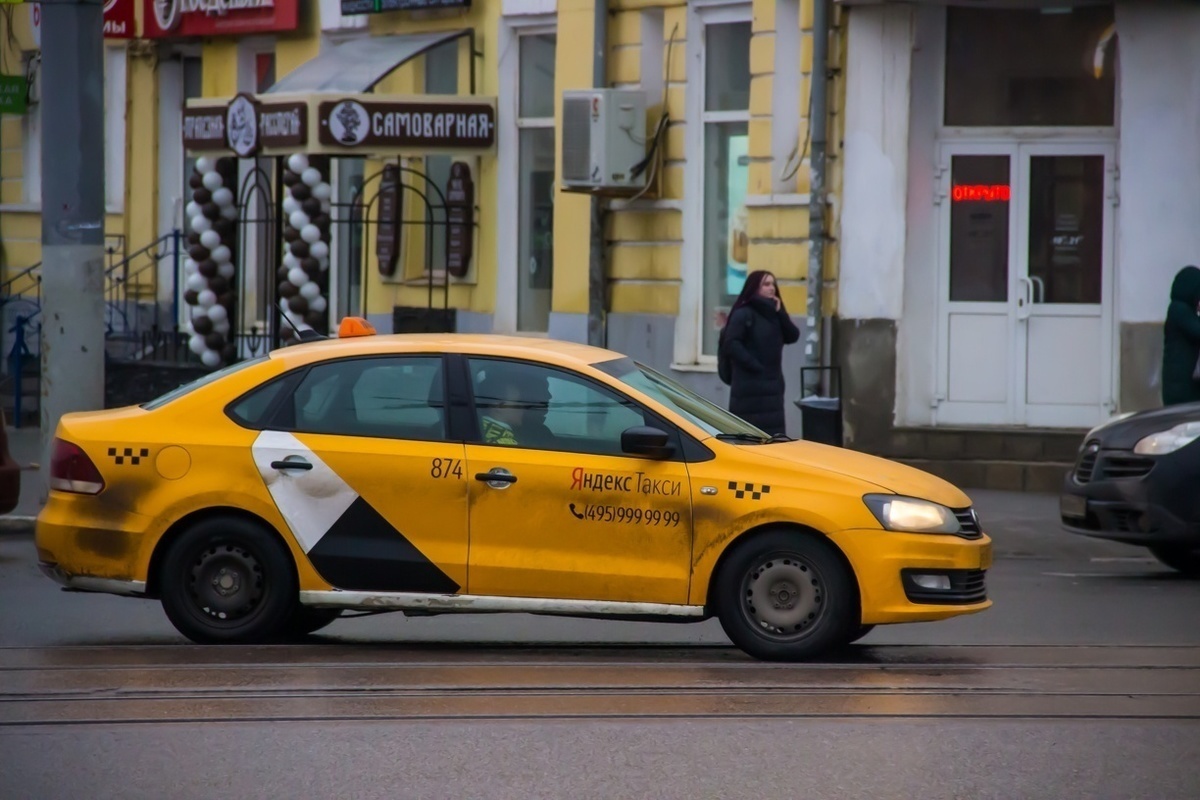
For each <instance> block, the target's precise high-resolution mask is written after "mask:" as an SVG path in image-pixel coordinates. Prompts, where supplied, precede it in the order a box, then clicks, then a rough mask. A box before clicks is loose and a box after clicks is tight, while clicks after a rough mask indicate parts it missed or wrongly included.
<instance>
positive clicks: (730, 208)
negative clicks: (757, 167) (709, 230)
mask: <svg viewBox="0 0 1200 800" xmlns="http://www.w3.org/2000/svg"><path fill="white" fill-rule="evenodd" d="M728 152H729V155H728V158H729V160H728V162H727V164H726V175H727V176H728V177H727V178H726V184H725V190H726V192H727V194H726V205H725V208H726V211H727V214H728V217H727V220H726V222H727V224H728V226H729V229H728V233H727V239H726V241H727V242H728V255H727V258H726V266H725V293H726V294H729V295H733V296H735V297H736V296H737V295H738V293H739V292H741V291H742V285H743V284H745V282H746V275H747V268H746V264H747V262H748V261H749V260H750V236H749V233H748V232H747V229H746V188H747V187H748V186H749V185H750V155H749V152H750V137H749V136H747V135H741V136H730V137H729V151H728Z"/></svg>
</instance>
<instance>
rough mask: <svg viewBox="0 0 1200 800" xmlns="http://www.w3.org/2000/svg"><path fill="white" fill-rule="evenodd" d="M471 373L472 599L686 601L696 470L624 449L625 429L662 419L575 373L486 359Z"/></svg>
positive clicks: (475, 361)
mask: <svg viewBox="0 0 1200 800" xmlns="http://www.w3.org/2000/svg"><path fill="white" fill-rule="evenodd" d="M466 367H467V372H468V381H469V382H470V386H471V392H472V395H473V408H474V415H475V420H474V421H475V423H476V425H475V427H476V428H477V429H476V430H475V431H474V432H473V435H472V437H471V438H472V441H469V442H468V444H467V445H466V458H467V474H468V476H469V477H470V481H469V489H468V492H469V496H470V528H471V537H470V538H471V547H470V563H469V584H468V589H469V591H470V593H471V594H476V595H498V596H506V597H543V598H560V599H574V600H606V601H623V602H646V603H675V604H682V603H685V602H686V601H687V593H688V584H689V578H690V573H691V570H690V563H691V548H692V516H691V499H690V498H691V491H690V486H689V483H688V474H687V465H686V464H685V463H684V462H683V461H682V460H680V457H679V455H678V445H677V446H676V451H677V452H676V455H675V456H673V457H672V458H670V459H666V460H657V459H650V458H645V457H639V456H633V455H628V454H625V453H623V452H622V450H621V434H622V432H623V431H625V430H627V429H629V428H633V427H637V426H642V425H646V424H648V423H654V424H656V426H659V427H661V426H663V425H665V423H663V422H662V421H661V420H657V419H654V418H651V419H648V418H647V412H645V411H644V410H643V409H642V408H641V407H640V406H638V405H637V404H636V403H634V402H633V401H632V400H630V399H629V398H628V397H626V396H625V395H622V394H620V393H618V392H616V391H614V390H612V389H611V388H609V387H607V386H605V385H603V384H601V383H599V382H597V381H593V380H592V379H590V378H587V377H585V376H583V375H580V374H578V373H575V372H572V371H569V370H564V369H557V368H553V367H550V366H547V365H542V364H535V363H531V362H522V361H513V360H504V359H488V358H472V359H467V360H466ZM664 429H665V428H664ZM670 432H671V433H672V436H673V437H674V438H675V440H676V442H677V439H678V433H677V431H674V430H671V431H670Z"/></svg>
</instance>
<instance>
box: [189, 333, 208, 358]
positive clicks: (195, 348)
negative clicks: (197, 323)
mask: <svg viewBox="0 0 1200 800" xmlns="http://www.w3.org/2000/svg"><path fill="white" fill-rule="evenodd" d="M207 349H208V345H206V344H205V343H204V337H203V336H200V335H199V334H197V335H196V336H193V337H192V338H191V339H188V350H191V351H192V352H193V353H195V354H196V355H200V354H201V353H203V352H204V351H205V350H207Z"/></svg>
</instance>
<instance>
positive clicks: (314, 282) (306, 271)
mask: <svg viewBox="0 0 1200 800" xmlns="http://www.w3.org/2000/svg"><path fill="white" fill-rule="evenodd" d="M283 183H284V186H285V187H286V189H285V192H286V194H285V196H284V199H283V220H284V228H283V239H284V243H285V247H286V252H285V253H284V256H283V263H282V265H281V266H280V267H279V276H278V277H279V310H280V312H281V313H282V314H283V315H284V316H285V317H287V318H288V319H289V320H290V321H291V323H292V325H295V326H296V328H297V329H299V330H302V331H303V330H315V331H317V332H318V333H328V332H329V313H328V311H329V224H330V216H329V212H330V208H332V206H331V203H330V199H331V198H332V197H333V188H332V187H331V186H330V185H329V158H328V157H322V156H306V155H304V154H303V153H296V154H294V155H291V156H289V157H288V159H287V168H286V169H284V171H283ZM292 325H288V324H287V323H286V322H285V323H284V324H283V325H281V326H280V330H279V334H280V336H282V337H283V339H284V341H290V340H291V339H293V338H294V337H295V335H296V332H295V329H293V328H292Z"/></svg>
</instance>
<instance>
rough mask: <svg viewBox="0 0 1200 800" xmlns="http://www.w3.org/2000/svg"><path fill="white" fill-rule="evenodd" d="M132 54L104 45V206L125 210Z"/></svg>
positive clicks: (110, 210) (112, 211)
mask: <svg viewBox="0 0 1200 800" xmlns="http://www.w3.org/2000/svg"><path fill="white" fill-rule="evenodd" d="M128 76H129V58H128V54H127V52H126V49H125V46H124V45H123V44H122V45H118V46H111V45H110V46H107V47H105V48H104V210H105V211H106V212H107V213H109V214H121V213H124V211H125V161H126V159H125V147H126V124H125V123H126V114H127V113H128V103H129V83H128V80H129V79H128Z"/></svg>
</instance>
